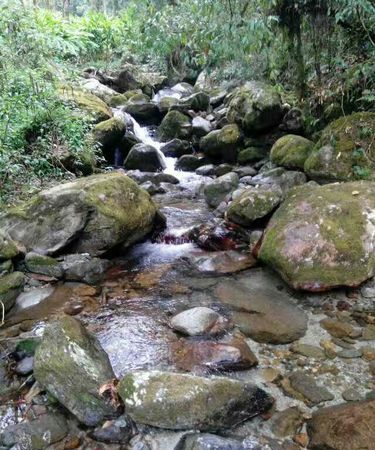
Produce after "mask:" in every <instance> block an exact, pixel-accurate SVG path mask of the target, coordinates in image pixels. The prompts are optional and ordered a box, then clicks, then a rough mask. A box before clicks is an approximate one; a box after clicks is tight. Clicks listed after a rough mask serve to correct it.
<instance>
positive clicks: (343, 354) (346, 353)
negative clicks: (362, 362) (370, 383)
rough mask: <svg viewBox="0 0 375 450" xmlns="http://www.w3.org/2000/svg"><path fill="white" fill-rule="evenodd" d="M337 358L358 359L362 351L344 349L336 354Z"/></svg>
mask: <svg viewBox="0 0 375 450" xmlns="http://www.w3.org/2000/svg"><path fill="white" fill-rule="evenodd" d="M337 356H338V357H339V358H344V359H351V358H360V357H361V356H362V351H361V350H360V349H359V350H357V349H356V348H352V349H344V350H341V351H340V352H338V353H337Z"/></svg>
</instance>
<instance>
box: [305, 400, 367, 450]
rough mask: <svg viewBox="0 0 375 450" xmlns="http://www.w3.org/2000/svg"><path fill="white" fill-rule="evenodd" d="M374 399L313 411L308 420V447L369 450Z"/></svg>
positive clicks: (312, 448) (336, 449) (321, 449)
mask: <svg viewBox="0 0 375 450" xmlns="http://www.w3.org/2000/svg"><path fill="white" fill-rule="evenodd" d="M374 418H375V399H372V400H364V401H360V402H350V403H344V404H341V405H337V406H331V407H328V408H321V409H318V411H316V412H315V413H314V414H313V416H312V419H311V420H310V421H309V422H308V425H307V432H308V435H309V438H310V443H309V448H310V449H311V450H323V449H324V450H325V449H327V450H328V449H329V450H371V449H373V448H374V442H375V426H374Z"/></svg>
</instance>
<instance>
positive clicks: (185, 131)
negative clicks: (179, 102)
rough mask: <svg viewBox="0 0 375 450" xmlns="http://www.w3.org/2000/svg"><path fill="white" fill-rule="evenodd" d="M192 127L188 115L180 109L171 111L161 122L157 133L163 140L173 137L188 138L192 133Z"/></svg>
mask: <svg viewBox="0 0 375 450" xmlns="http://www.w3.org/2000/svg"><path fill="white" fill-rule="evenodd" d="M191 131H192V127H191V121H190V118H189V117H188V116H186V115H185V114H182V113H181V112H179V111H169V113H168V114H167V115H166V116H165V117H164V119H163V121H162V123H161V124H160V126H159V128H158V131H157V135H158V138H159V139H160V140H161V141H162V142H167V141H170V140H172V139H175V138H177V139H182V140H184V139H188V138H189V137H190V135H191Z"/></svg>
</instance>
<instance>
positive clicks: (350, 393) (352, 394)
mask: <svg viewBox="0 0 375 450" xmlns="http://www.w3.org/2000/svg"><path fill="white" fill-rule="evenodd" d="M342 398H343V399H344V400H346V401H347V402H356V401H358V400H362V396H361V394H360V393H359V392H358V391H356V390H355V389H353V388H351V389H347V390H346V391H344V392H343V393H342Z"/></svg>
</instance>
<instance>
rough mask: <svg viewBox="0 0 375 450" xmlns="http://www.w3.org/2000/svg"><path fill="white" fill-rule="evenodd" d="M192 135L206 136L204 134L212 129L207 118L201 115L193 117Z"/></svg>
mask: <svg viewBox="0 0 375 450" xmlns="http://www.w3.org/2000/svg"><path fill="white" fill-rule="evenodd" d="M192 127H193V135H194V136H197V137H199V138H201V137H203V136H206V134H208V133H210V132H211V131H212V128H213V127H212V124H211V122H210V121H209V120H206V119H204V118H203V117H199V116H198V117H194V119H193V121H192Z"/></svg>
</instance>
